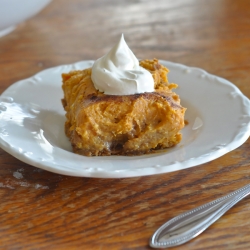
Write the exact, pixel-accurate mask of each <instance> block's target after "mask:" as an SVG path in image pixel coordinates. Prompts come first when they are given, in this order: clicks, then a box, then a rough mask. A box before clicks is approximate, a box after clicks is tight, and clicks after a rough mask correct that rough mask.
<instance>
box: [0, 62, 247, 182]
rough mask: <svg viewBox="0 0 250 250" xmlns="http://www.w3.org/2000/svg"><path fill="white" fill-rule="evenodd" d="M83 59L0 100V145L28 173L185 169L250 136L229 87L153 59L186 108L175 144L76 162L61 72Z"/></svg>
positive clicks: (240, 99)
mask: <svg viewBox="0 0 250 250" xmlns="http://www.w3.org/2000/svg"><path fill="white" fill-rule="evenodd" d="M92 63H93V62H92V61H83V62H78V63H75V64H71V65H63V66H58V67H55V68H50V69H47V70H44V71H42V72H40V73H38V74H36V75H35V76H33V77H31V78H28V79H25V80H22V81H19V82H17V83H15V84H13V85H12V86H10V87H9V88H8V89H7V90H6V91H5V92H4V93H3V94H2V95H1V97H0V112H1V113H0V120H1V123H0V146H1V147H2V148H3V149H4V150H5V151H7V152H8V153H10V154H11V155H13V156H14V157H16V158H18V159H19V160H21V161H23V162H26V163H28V164H31V165H33V166H35V167H38V168H41V169H45V170H48V171H51V172H55V173H59V174H65V175H71V176H85V177H100V178H121V177H133V176H144V175H152V174H159V173H167V172H172V171H176V170H181V169H185V168H188V167H193V166H196V165H198V164H202V163H205V162H208V161H211V160H213V159H216V158H218V157H220V156H222V155H224V154H225V153H227V152H229V151H231V150H233V149H235V148H237V147H238V146H240V145H241V144H242V143H244V142H245V141H246V140H247V139H248V137H249V133H250V101H249V99H248V98H246V97H245V96H244V95H243V94H242V93H241V92H240V91H239V89H238V88H237V87H235V86H234V85H233V84H232V83H230V82H228V81H227V80H225V79H222V78H220V77H217V76H214V75H210V74H208V73H207V72H205V71H203V70H201V69H197V68H190V67H187V66H184V65H180V64H175V63H171V62H167V61H161V63H162V64H164V65H166V66H167V67H168V68H169V69H170V73H169V80H170V82H175V83H178V84H179V88H178V89H177V90H176V92H177V93H178V94H179V95H180V96H181V100H182V105H183V106H184V107H187V112H186V120H187V121H188V122H189V124H188V125H187V126H186V127H185V128H184V129H183V140H182V142H181V143H180V144H179V145H177V146H176V147H174V148H171V149H168V150H165V151H161V152H159V153H157V154H151V155H143V156H105V157H84V156H80V155H77V154H74V153H72V150H71V145H70V143H69V141H68V139H67V138H66V136H65V134H64V122H65V118H64V114H65V112H64V110H63V108H62V105H61V98H62V97H63V93H62V89H61V73H63V72H69V71H70V70H74V69H84V68H87V67H90V66H91V65H92Z"/></svg>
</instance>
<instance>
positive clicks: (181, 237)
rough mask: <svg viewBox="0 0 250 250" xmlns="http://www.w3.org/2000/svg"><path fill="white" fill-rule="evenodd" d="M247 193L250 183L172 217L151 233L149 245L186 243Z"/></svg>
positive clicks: (165, 245)
mask: <svg viewBox="0 0 250 250" xmlns="http://www.w3.org/2000/svg"><path fill="white" fill-rule="evenodd" d="M249 194H250V184H248V185H246V186H244V187H242V188H240V189H237V190H236V191H234V192H232V193H230V194H228V195H226V196H223V197H221V198H219V199H216V200H214V201H211V202H209V203H206V204H204V205H201V206H199V207H197V208H195V209H192V210H189V211H187V212H185V213H183V214H180V215H178V216H177V217H174V218H173V219H171V220H169V221H168V222H166V223H165V224H163V225H162V226H161V227H160V228H159V229H158V230H157V231H156V232H155V233H154V234H153V236H152V238H151V240H150V246H151V247H153V248H168V247H173V246H178V245H181V244H183V243H186V242H187V241H189V240H191V239H193V238H195V237H196V236H198V235H199V234H201V233H202V232H203V231H204V230H205V229H207V228H208V227H209V226H210V225H211V224H213V223H214V222H215V221H216V220H218V219H219V218H220V217H221V216H222V215H223V214H224V213H225V212H227V211H228V210H229V209H230V208H231V207H232V206H234V205H235V204H236V203H238V202H239V201H240V200H242V199H243V198H244V197H246V196H247V195H249Z"/></svg>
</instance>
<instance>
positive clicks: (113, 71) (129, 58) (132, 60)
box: [91, 35, 154, 95]
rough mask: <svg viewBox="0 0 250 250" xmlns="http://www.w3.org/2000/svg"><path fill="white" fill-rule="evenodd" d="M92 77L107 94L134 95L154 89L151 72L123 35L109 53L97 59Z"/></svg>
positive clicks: (97, 85)
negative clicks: (139, 59)
mask: <svg viewBox="0 0 250 250" xmlns="http://www.w3.org/2000/svg"><path fill="white" fill-rule="evenodd" d="M91 79H92V81H93V83H94V86H95V88H96V89H98V90H99V91H101V92H104V94H106V95H133V94H137V93H144V92H153V91H154V79H153V77H152V75H151V73H150V72H149V71H147V70H146V69H144V68H142V67H141V66H140V65H139V61H138V59H137V58H136V57H135V55H134V54H133V52H132V51H131V50H130V49H129V47H128V45H127V44H126V42H125V40H124V38H123V35H122V36H121V39H120V41H119V42H118V44H117V45H115V46H114V47H113V48H112V49H111V50H110V52H109V53H107V54H106V55H105V56H103V57H101V58H99V59H97V60H96V61H95V63H94V65H93V67H92V74H91Z"/></svg>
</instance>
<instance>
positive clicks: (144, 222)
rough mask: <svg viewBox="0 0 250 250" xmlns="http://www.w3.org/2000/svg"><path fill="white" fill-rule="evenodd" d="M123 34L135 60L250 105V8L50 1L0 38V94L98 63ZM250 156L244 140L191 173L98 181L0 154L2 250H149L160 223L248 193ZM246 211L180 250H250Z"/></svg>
mask: <svg viewBox="0 0 250 250" xmlns="http://www.w3.org/2000/svg"><path fill="white" fill-rule="evenodd" d="M121 33H124V35H125V38H126V41H127V43H128V44H129V46H130V48H131V49H132V50H133V52H134V53H135V55H136V56H137V58H154V57H155V58H159V59H164V60H169V61H173V62H178V63H182V64H186V65H189V66H194V67H199V68H203V69H205V70H206V71H208V72H209V73H212V74H215V75H219V76H221V77H223V78H226V79H228V80H229V81H231V82H233V83H234V84H235V85H236V86H238V88H239V89H240V90H241V91H242V92H243V93H244V94H245V95H246V96H247V97H248V98H250V73H249V72H250V59H249V58H250V1H249V0H237V1H235V0H209V1H207V0H176V1H166V0H158V1H147V0H143V1H135V0H134V1H125V0H120V1H115V0H109V1H102V0H85V1H83V0H72V1H67V0H54V1H52V3H51V4H50V5H48V6H47V7H46V8H45V9H44V10H43V11H42V12H40V13H39V14H38V15H36V16H35V17H33V18H32V19H30V20H28V21H26V22H25V23H22V24H20V25H19V26H18V27H17V29H16V30H15V31H14V32H12V33H10V34H9V35H7V36H4V37H2V38H0V76H1V77H0V94H1V93H2V92H3V91H4V90H5V89H6V88H7V87H9V86H10V85H11V84H13V83H15V82H16V81H18V80H20V79H24V78H27V77H30V76H32V75H34V74H35V73H37V72H39V71H41V70H43V69H46V68H49V67H53V66H57V65H61V64H70V63H73V62H76V61H80V60H88V59H97V58H99V57H100V56H102V55H104V53H106V52H107V51H108V50H109V49H110V48H111V46H112V45H114V44H115V43H116V42H117V40H118V39H119V37H120V35H121ZM229 126H230V124H229ZM249 151H250V140H249V139H248V140H247V141H246V142H245V143H244V144H243V145H242V146H240V147H239V148H237V149H236V150H234V151H232V152H230V153H227V154H226V155H224V156H222V157H220V158H219V159H216V160H213V161H211V162H208V163H206V164H202V165H200V166H196V167H192V168H189V169H186V170H182V171H177V172H172V173H168V174H161V175H154V176H146V177H136V178H127V179H126V178H124V179H94V178H77V177H70V176H63V175H59V174H54V173H50V172H47V171H44V170H40V169H38V168H36V167H33V166H30V165H27V164H25V163H23V162H21V161H19V160H17V159H16V158H14V157H13V156H11V155H9V154H8V153H6V152H5V151H4V150H2V149H0V166H1V167H0V200H1V202H0V249H15V250H16V249H26V250H27V249H36V250H37V249H100V250H101V249H102V250H104V249H109V250H111V249H123V250H125V249H136V250H142V249H151V248H150V247H149V245H148V242H149V239H150V236H151V235H152V233H153V232H154V231H155V230H156V229H157V228H158V227H159V226H160V225H161V224H162V223H163V222H165V221H167V220H168V219H170V218H172V217H174V216H176V215H178V214H180V213H182V212H185V211H187V210H188V209H191V208H194V207H196V206H198V205H201V204H203V203H205V202H209V201H211V200H213V199H215V198H218V197H220V196H222V195H224V194H226V193H228V192H230V191H232V190H234V189H237V188H239V187H241V186H243V185H245V184H247V183H249V179H250V155H249ZM83 160H84V158H83ZM249 201H250V200H249V198H246V199H244V200H243V201H241V202H240V203H239V204H237V205H236V206H235V207H234V208H232V209H231V210H230V211H229V212H227V213H226V214H225V215H224V216H223V217H222V218H221V219H220V220H219V221H217V222H216V223H215V224H213V225H212V226H211V227H210V228H209V229H208V230H206V231H205V232H204V233H203V234H202V235H200V236H199V237H197V238H196V239H194V240H192V241H190V242H189V243H186V244H185V245H182V246H179V247H176V248H174V249H192V250H194V249H203V250H204V249H250V236H249V235H250V219H249V218H250V206H249Z"/></svg>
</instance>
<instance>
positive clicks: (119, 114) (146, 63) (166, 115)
mask: <svg viewBox="0 0 250 250" xmlns="http://www.w3.org/2000/svg"><path fill="white" fill-rule="evenodd" d="M167 73H168V69H167V68H166V67H164V66H163V65H161V64H160V63H159V62H158V60H156V59H154V60H142V61H140V62H139V61H138V60H137V59H136V57H135V56H134V54H133V52H132V51H131V50H130V49H129V48H128V46H127V44H126V42H125V40H124V38H123V36H122V37H121V39H120V41H119V43H118V44H117V45H116V46H115V47H113V48H112V49H111V51H110V52H109V53H108V54H106V55H105V56H103V57H101V58H100V59H98V60H96V61H95V63H94V65H93V67H92V68H88V69H84V70H75V71H71V72H69V73H64V74H62V78H63V86H62V88H63V91H64V99H63V100H62V103H63V106H64V109H65V111H66V123H65V133H66V135H67V136H68V138H69V140H70V142H71V144H72V148H73V151H74V152H75V153H78V154H81V155H85V156H98V155H99V156H101V155H102V156H105V155H140V154H147V153H152V152H157V150H159V149H165V148H169V147H172V146H174V145H176V144H177V143H179V142H180V141H181V133H180V130H181V129H182V128H183V127H184V113H185V110H186V109H185V108H183V107H182V106H181V105H180V98H179V96H178V95H177V94H175V93H174V92H173V91H172V89H174V88H176V87H177V85H176V84H172V83H168V79H167Z"/></svg>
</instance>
